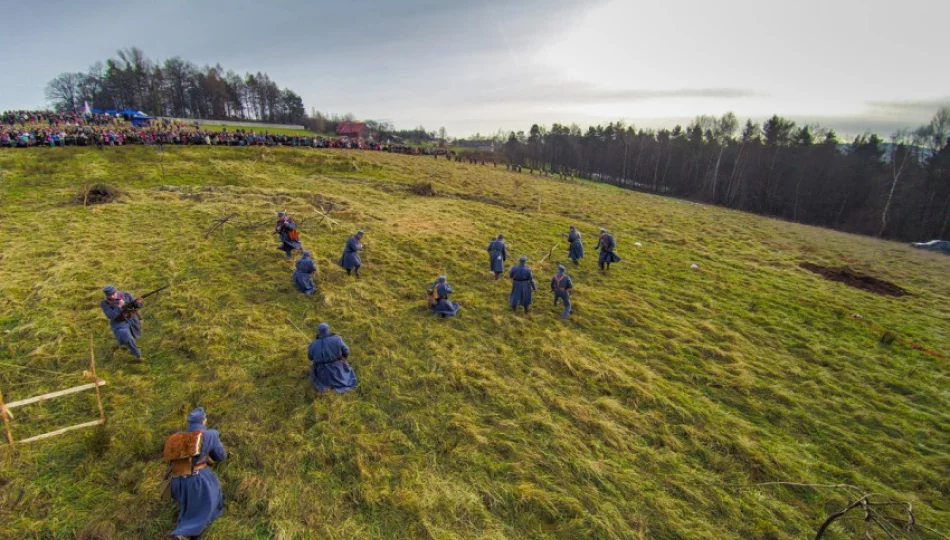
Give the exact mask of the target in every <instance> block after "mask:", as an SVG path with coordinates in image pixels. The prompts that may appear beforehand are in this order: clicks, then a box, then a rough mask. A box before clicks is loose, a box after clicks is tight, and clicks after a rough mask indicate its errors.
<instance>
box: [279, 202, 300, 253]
mask: <svg viewBox="0 0 950 540" xmlns="http://www.w3.org/2000/svg"><path fill="white" fill-rule="evenodd" d="M274 233H276V234H279V235H280V247H278V248H277V249H279V250H281V251H283V252H284V253H285V254H286V255H287V258H288V259H289V258H291V257H293V256H294V255H293V254H294V250H295V249H302V248H303V246H302V245H301V244H300V233H299V232H298V231H297V223H296V222H295V221H294V220H293V218H292V217H290V216H288V215H287V212H277V225H276V226H275V227H274Z"/></svg>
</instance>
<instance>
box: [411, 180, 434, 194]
mask: <svg viewBox="0 0 950 540" xmlns="http://www.w3.org/2000/svg"><path fill="white" fill-rule="evenodd" d="M409 192H410V193H413V194H415V195H419V196H420V197H435V188H434V187H432V183H431V182H419V183H418V184H413V185H412V186H410V187H409Z"/></svg>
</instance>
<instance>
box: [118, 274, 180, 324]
mask: <svg viewBox="0 0 950 540" xmlns="http://www.w3.org/2000/svg"><path fill="white" fill-rule="evenodd" d="M171 286H172V285H171V283H169V284H168V285H165V286H163V287H159V288H157V289H155V290H154V291H151V292H147V293H145V294H143V295H142V296H140V297H139V298H138V299H139V300H145V299H146V298H148V297H149V296H152V295H153V294H158V293H160V292H162V291H164V290H165V289H167V288H169V287H171ZM138 309H139V308H137V307H135V303H134V302H130V303H128V304H126V305H124V306H122V315H123V316H124V317H125V318H126V319H128V318H129V317H131V316H132V315H133V314H134V313H135V312H136V311H138Z"/></svg>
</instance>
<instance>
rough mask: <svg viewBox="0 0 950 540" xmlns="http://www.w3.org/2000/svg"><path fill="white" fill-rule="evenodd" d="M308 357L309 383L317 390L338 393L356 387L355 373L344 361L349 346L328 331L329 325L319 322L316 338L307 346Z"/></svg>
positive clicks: (347, 356) (348, 351) (348, 353)
mask: <svg viewBox="0 0 950 540" xmlns="http://www.w3.org/2000/svg"><path fill="white" fill-rule="evenodd" d="M307 357H308V358H310V362H311V366H310V383H311V384H313V387H314V388H316V389H317V390H318V391H320V392H323V391H325V390H333V391H335V392H336V393H338V394H342V393H343V392H347V391H349V390H352V389H354V388H356V373H354V372H353V368H352V367H350V365H349V364H348V363H347V362H346V360H347V358H349V357H350V348H349V347H347V346H346V343H344V342H343V338H341V337H340V336H338V335H336V334H333V333H331V332H330V325H329V324H327V323H320V326H318V327H317V339H315V340H313V341H312V342H311V343H310V347H308V348H307Z"/></svg>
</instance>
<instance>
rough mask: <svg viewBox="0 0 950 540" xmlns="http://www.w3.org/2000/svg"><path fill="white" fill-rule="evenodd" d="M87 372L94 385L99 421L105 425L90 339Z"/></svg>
mask: <svg viewBox="0 0 950 540" xmlns="http://www.w3.org/2000/svg"><path fill="white" fill-rule="evenodd" d="M89 370H90V371H92V380H93V381H94V382H95V383H96V405H98V406H99V419H100V420H102V423H103V424H105V423H106V413H105V411H104V410H103V409H102V396H100V395H99V377H96V354H95V352H94V350H93V347H92V337H90V338H89Z"/></svg>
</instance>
